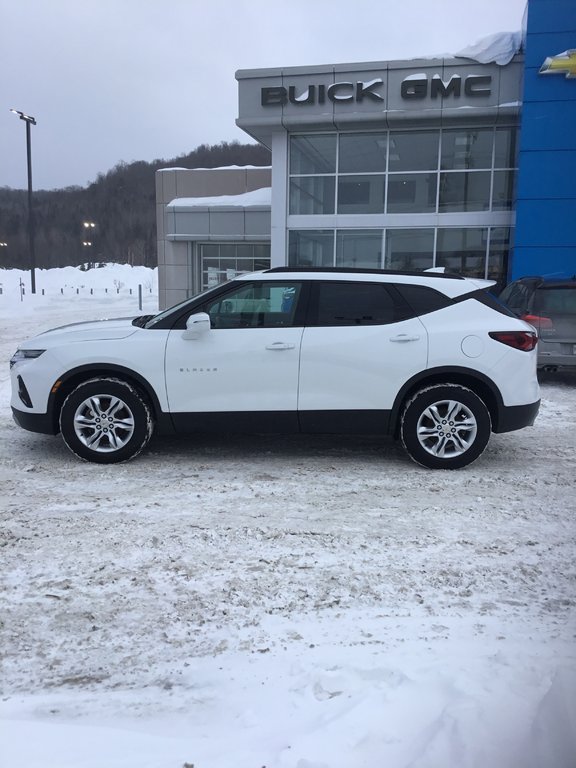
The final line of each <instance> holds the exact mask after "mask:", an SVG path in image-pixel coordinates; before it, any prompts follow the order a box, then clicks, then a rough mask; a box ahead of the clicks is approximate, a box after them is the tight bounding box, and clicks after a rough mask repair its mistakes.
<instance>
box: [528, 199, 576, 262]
mask: <svg viewBox="0 0 576 768" xmlns="http://www.w3.org/2000/svg"><path fill="white" fill-rule="evenodd" d="M575 228H576V200H574V199H572V200H567V199H562V200H544V199H542V198H540V199H535V200H534V199H533V200H527V199H524V200H523V201H522V206H519V207H518V210H517V211H516V235H515V240H514V242H515V243H516V245H527V246H530V245H538V246H549V247H554V246H556V247H561V248H574V261H576V244H575V242H576V238H575V234H574V229H575ZM572 269H574V267H573V266H572Z"/></svg>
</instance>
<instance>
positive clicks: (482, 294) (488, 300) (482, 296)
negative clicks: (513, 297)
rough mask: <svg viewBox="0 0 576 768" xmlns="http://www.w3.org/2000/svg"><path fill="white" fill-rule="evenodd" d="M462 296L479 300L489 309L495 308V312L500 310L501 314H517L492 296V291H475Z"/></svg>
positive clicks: (512, 315)
mask: <svg viewBox="0 0 576 768" xmlns="http://www.w3.org/2000/svg"><path fill="white" fill-rule="evenodd" d="M462 298H463V299H476V301H479V302H480V304H485V305H486V306H487V307H490V309H495V310H496V312H500V314H502V315H507V316H508V317H517V315H516V314H515V313H514V312H512V310H511V309H510V308H509V307H507V306H506V304H503V303H502V301H500V299H499V298H497V297H496V296H494V294H493V293H489V291H487V290H484V291H476V292H475V293H471V294H468V295H467V296H463V297H462Z"/></svg>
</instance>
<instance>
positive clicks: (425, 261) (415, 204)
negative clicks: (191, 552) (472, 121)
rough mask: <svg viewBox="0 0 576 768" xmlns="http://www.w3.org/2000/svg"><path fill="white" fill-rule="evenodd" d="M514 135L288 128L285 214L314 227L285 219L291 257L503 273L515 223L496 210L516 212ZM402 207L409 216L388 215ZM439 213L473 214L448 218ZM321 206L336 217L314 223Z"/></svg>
mask: <svg viewBox="0 0 576 768" xmlns="http://www.w3.org/2000/svg"><path fill="white" fill-rule="evenodd" d="M516 142H517V129H516V128H515V127H514V126H509V127H505V126H502V127H469V128H443V129H436V130H433V129H425V130H398V131H393V130H392V131H378V132H376V131H374V132H365V133H364V132H355V133H335V132H334V133H318V134H309V135H299V134H293V135H291V136H290V137H289V166H288V167H289V178H288V189H289V202H288V215H289V217H308V216H309V217H311V218H310V228H308V224H307V223H306V225H305V226H304V223H303V221H302V218H299V219H298V225H297V226H295V223H291V222H290V218H289V219H288V251H289V257H288V263H289V264H290V265H306V264H308V265H313V266H349V267H352V266H359V267H370V268H377V267H384V268H388V269H410V270H419V269H426V268H429V267H432V266H445V267H446V268H448V269H450V270H456V271H459V272H462V273H463V274H467V275H474V276H478V277H482V276H490V277H493V278H495V279H498V280H503V279H505V277H506V269H507V256H508V250H509V245H510V235H511V230H510V227H502V226H501V224H502V223H503V221H504V222H505V221H507V219H504V220H503V219H502V217H501V216H500V218H499V219H498V214H501V213H506V212H509V213H510V215H511V212H512V208H513V201H514V183H515V177H516V174H515V169H516V152H517V147H516ZM396 214H408V215H409V217H410V219H409V225H408V221H407V225H406V226H399V225H398V221H397V220H395V221H394V222H391V221H389V217H394V216H395V215H396ZM431 214H432V215H435V217H438V218H437V219H436V220H435V222H434V226H431V225H430V215H431ZM443 214H447V215H452V214H464V215H466V214H468V220H467V219H465V218H462V219H461V220H460V221H459V225H458V226H453V224H454V216H452V218H451V220H450V226H442V221H443V218H442V216H443ZM481 214H482V215H486V214H488V215H489V218H488V219H486V218H484V219H483V220H481V222H479V221H478V216H479V215H481ZM491 214H494V215H491ZM367 215H368V216H371V217H374V226H373V227H372V226H370V228H366V221H367V220H366V218H365V217H366V216H367ZM315 216H324V217H325V216H334V217H337V220H336V219H335V220H334V227H333V228H332V227H329V228H327V227H326V219H324V220H323V221H322V225H323V226H321V227H314V218H313V217H315ZM346 216H350V223H349V224H348V223H344V222H345V221H347V220H346ZM357 216H362V220H361V222H358V223H355V221H354V218H353V217H357ZM376 217H378V218H376ZM475 217H476V218H475ZM490 219H495V221H494V224H495V226H491V225H490ZM480 224H481V225H480ZM496 224H498V225H499V226H496Z"/></svg>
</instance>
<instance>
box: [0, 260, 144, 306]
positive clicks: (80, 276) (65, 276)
mask: <svg viewBox="0 0 576 768" xmlns="http://www.w3.org/2000/svg"><path fill="white" fill-rule="evenodd" d="M35 279H36V293H35V294H32V293H31V282H30V281H31V276H30V271H29V270H22V269H0V309H1V308H2V307H12V308H15V307H18V310H19V312H22V313H26V312H30V311H34V310H35V309H38V308H40V307H42V306H43V305H45V304H46V302H47V301H50V300H54V299H56V298H60V299H62V298H63V297H64V299H65V300H67V301H70V300H72V299H73V297H74V296H77V297H79V298H83V299H88V298H91V297H92V298H96V297H98V298H101V299H106V298H108V297H110V298H111V297H112V296H113V295H115V296H133V297H135V298H137V297H138V286H142V294H143V298H144V297H148V298H149V297H152V296H153V297H155V300H156V301H157V296H158V269H151V268H149V267H132V266H130V265H129V264H106V265H105V266H103V267H98V268H94V269H88V270H82V269H80V268H79V267H61V268H58V269H36V270H35Z"/></svg>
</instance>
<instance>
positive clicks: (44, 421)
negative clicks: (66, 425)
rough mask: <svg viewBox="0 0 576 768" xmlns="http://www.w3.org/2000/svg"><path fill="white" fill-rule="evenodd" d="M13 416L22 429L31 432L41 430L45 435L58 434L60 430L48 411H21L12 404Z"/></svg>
mask: <svg viewBox="0 0 576 768" xmlns="http://www.w3.org/2000/svg"><path fill="white" fill-rule="evenodd" d="M12 416H13V417H14V421H15V422H16V424H18V426H19V427H22V429H27V430H28V431H29V432H40V433H42V434H43V435H57V434H58V430H57V429H55V427H54V421H53V419H51V418H50V416H49V414H47V413H29V412H27V411H20V410H19V409H18V408H14V406H12Z"/></svg>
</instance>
